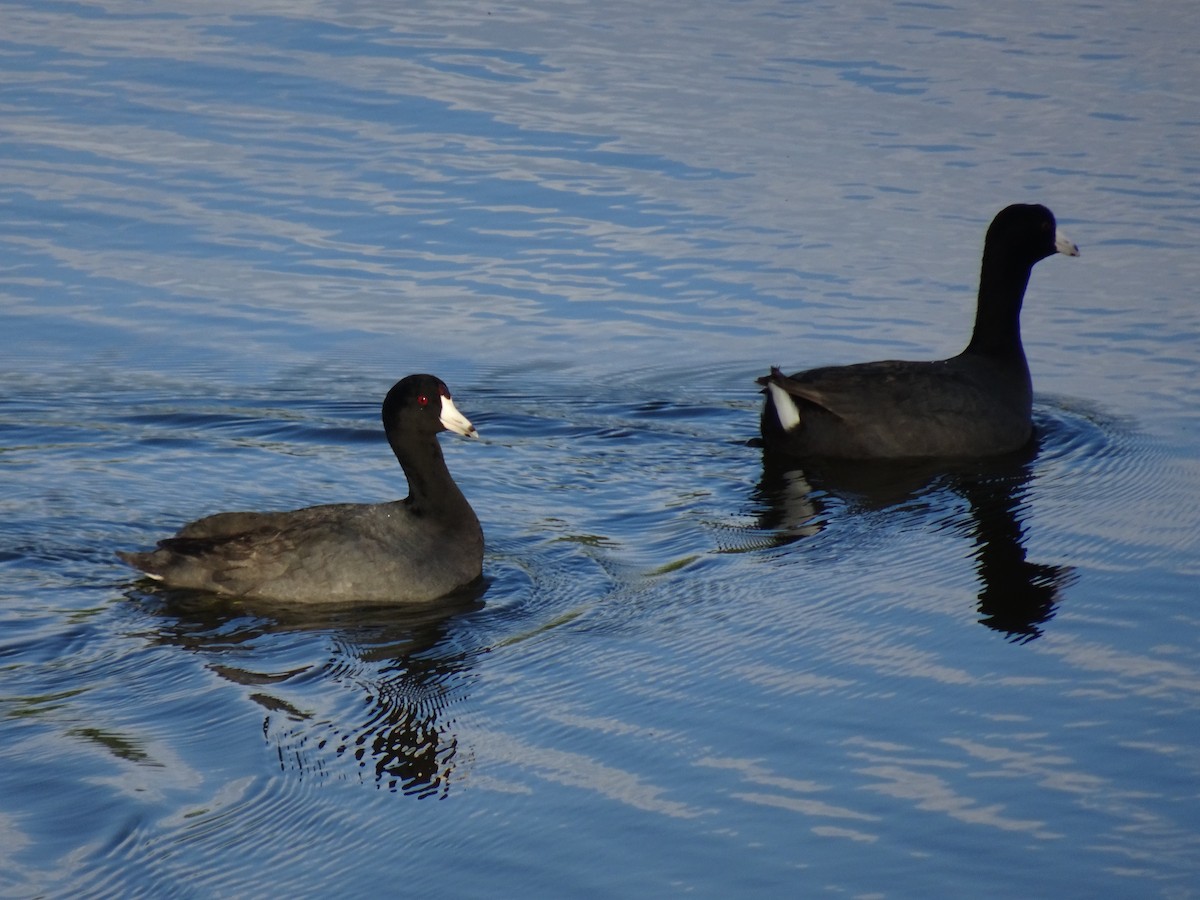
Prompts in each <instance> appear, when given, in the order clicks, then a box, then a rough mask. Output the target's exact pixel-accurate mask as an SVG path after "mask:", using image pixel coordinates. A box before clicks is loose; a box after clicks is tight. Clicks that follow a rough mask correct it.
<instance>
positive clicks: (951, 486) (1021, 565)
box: [756, 436, 1076, 643]
mask: <svg viewBox="0 0 1200 900" xmlns="http://www.w3.org/2000/svg"><path fill="white" fill-rule="evenodd" d="M1040 446H1041V440H1040V439H1039V437H1037V436H1035V438H1034V439H1033V440H1032V441H1031V442H1030V444H1029V446H1028V447H1026V448H1025V449H1023V450H1021V451H1018V452H1017V453H1014V454H1011V455H1007V456H1002V457H993V458H990V459H983V460H970V461H962V460H939V461H929V462H925V461H919V462H918V461H908V460H906V461H898V462H874V463H864V462H847V461H829V460H824V461H820V462H815V461H806V462H805V463H804V464H803V466H801V465H800V464H799V463H798V462H796V461H795V460H790V461H789V460H783V459H774V458H770V457H769V455H766V454H764V458H763V477H762V481H761V482H760V483H759V486H758V490H757V492H756V493H757V496H756V499H757V501H758V502H759V503H761V504H762V512H761V514H760V516H759V523H760V525H761V526H762V527H764V528H767V529H770V530H772V531H774V532H775V533H776V534H777V536H778V539H779V540H780V541H781V542H790V541H796V540H801V539H803V538H805V537H809V536H812V535H814V534H816V533H817V532H819V531H820V530H821V529H822V528H823V527H824V523H825V522H826V521H827V520H828V517H829V515H830V510H831V508H832V507H833V506H835V505H837V506H841V507H843V508H844V509H846V510H848V511H851V512H853V511H855V510H858V511H868V510H883V511H886V510H894V511H897V512H898V511H899V510H900V509H901V508H903V507H907V506H911V505H912V504H914V503H918V502H920V503H922V504H923V505H938V504H937V503H936V498H937V496H938V495H939V494H940V493H941V492H952V493H953V494H956V495H958V496H959V497H961V498H963V499H964V500H966V501H967V504H968V507H969V512H970V516H969V520H968V522H967V524H966V527H965V531H966V534H967V535H968V536H969V537H970V538H971V540H972V541H973V543H974V549H973V551H972V557H973V558H974V560H975V571H976V575H977V577H978V582H979V592H978V598H977V600H978V610H979V613H980V616H981V618H980V619H979V621H980V622H981V623H982V624H984V625H986V626H987V627H988V628H991V629H994V630H996V631H998V632H1000V633H1001V634H1004V635H1005V636H1006V638H1008V639H1009V640H1011V641H1013V642H1016V643H1026V642H1028V641H1031V640H1033V639H1035V638H1037V637H1038V636H1040V635H1041V634H1042V630H1043V629H1042V626H1044V625H1045V624H1046V623H1047V622H1049V621H1050V619H1052V618H1053V617H1054V613H1055V610H1056V609H1057V607H1058V604H1059V602H1060V601H1061V598H1062V592H1063V590H1064V589H1065V588H1066V587H1067V586H1069V585H1070V584H1071V583H1073V582H1074V581H1075V578H1076V576H1075V573H1074V569H1072V568H1071V567H1070V566H1056V565H1047V564H1043V563H1037V562H1031V561H1030V560H1029V559H1028V558H1027V549H1026V525H1025V522H1024V517H1025V512H1026V495H1027V493H1028V486H1029V483H1030V481H1031V479H1032V478H1033V475H1034V471H1035V469H1036V464H1037V459H1038V454H1039V450H1040ZM835 501H836V502H835Z"/></svg>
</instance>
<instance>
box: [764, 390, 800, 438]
mask: <svg viewBox="0 0 1200 900" xmlns="http://www.w3.org/2000/svg"><path fill="white" fill-rule="evenodd" d="M767 390H768V391H770V392H771V405H772V406H774V407H775V415H776V416H777V417H778V418H779V424H780V425H782V426H783V430H784V431H791V430H792V429H793V428H795V427H796V426H797V425H799V424H800V408H799V407H798V406H796V401H795V400H793V399H792V395H791V394H789V393H788V392H787V391H785V390H784V389H783V388H781V387H780V386H779V385H777V384H774V383H769V384H768V385H767Z"/></svg>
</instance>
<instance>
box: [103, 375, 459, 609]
mask: <svg viewBox="0 0 1200 900" xmlns="http://www.w3.org/2000/svg"><path fill="white" fill-rule="evenodd" d="M383 429H384V432H385V433H386V434H387V439H388V443H390V444H391V445H392V451H393V452H394V453H395V454H396V459H398V460H399V461H400V466H401V468H403V469H404V474H405V476H407V478H408V487H409V494H408V497H407V499H405V500H397V501H395V502H391V503H375V504H371V503H338V504H331V505H327V506H310V507H307V508H305V509H297V510H293V511H291V512H228V513H218V514H217V515H213V516H208V517H206V518H203V519H200V520H198V521H196V522H192V523H191V524H188V525H185V526H183V528H181V529H180V530H179V533H178V534H176V535H175V536H174V537H172V538H167V539H166V540H163V541H159V543H158V549H157V550H152V551H150V552H149V553H123V552H121V553H118V554H117V555H118V556H120V557H121V559H123V560H124V561H125V562H127V563H129V565H131V566H133V567H134V568H137V569H141V570H142V571H143V572H145V573H146V574H147V575H149V576H150V577H151V578H154V579H157V580H159V581H162V582H164V583H165V584H166V585H168V586H170V587H175V588H193V589H199V590H204V591H213V592H216V593H218V594H225V595H230V596H237V597H245V598H248V599H266V600H284V601H291V602H302V603H346V602H355V601H361V602H384V601H388V602H398V603H417V602H425V601H430V600H436V599H437V598H439V597H442V596H444V595H446V594H448V593H450V592H451V591H453V590H455V589H456V588H459V587H462V586H464V585H466V584H469V583H470V582H472V581H474V580H475V579H477V578H479V577H480V576H481V574H482V571H483V531H482V530H481V529H480V527H479V520H478V519H477V518H476V517H475V512H474V510H472V509H471V506H470V504H468V503H467V500H466V498H465V497H464V496H463V495H462V492H461V491H460V490H459V489H458V485H456V484H455V483H454V479H453V478H451V477H450V472H449V470H448V469H447V468H446V461H445V459H443V457H442V448H441V446H440V445H439V444H438V441H437V433H438V432H439V431H445V430H447V429H449V430H450V431H454V432H456V433H458V434H461V435H466V436H468V437H475V436H476V432H475V427H474V426H473V425H472V424H471V423H470V422H469V421H467V419H466V417H465V416H463V414H462V413H460V412H459V411H458V409H457V408H455V406H454V403H453V402H452V401H451V399H450V391H449V390H448V389H447V388H446V385H445V384H444V383H443V382H442V381H441V380H439V379H437V378H435V377H434V376H432V375H410V376H408V377H407V378H405V379H403V380H402V381H399V382H397V383H396V385H395V386H394V387H393V388H392V389H391V390H390V391H389V392H388V395H387V398H386V399H385V400H384V401H383Z"/></svg>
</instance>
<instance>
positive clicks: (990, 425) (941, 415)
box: [758, 204, 1079, 459]
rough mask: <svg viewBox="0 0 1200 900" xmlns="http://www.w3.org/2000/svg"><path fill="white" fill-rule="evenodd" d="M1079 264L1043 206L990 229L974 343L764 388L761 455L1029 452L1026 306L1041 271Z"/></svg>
mask: <svg viewBox="0 0 1200 900" xmlns="http://www.w3.org/2000/svg"><path fill="white" fill-rule="evenodd" d="M1054 253H1065V254H1066V255H1068V256H1078V255H1079V248H1078V247H1076V246H1075V245H1074V244H1073V243H1071V242H1070V241H1069V240H1067V239H1066V237H1065V236H1064V235H1063V234H1062V233H1061V232H1059V231H1058V230H1057V227H1056V225H1055V222H1054V215H1053V213H1051V212H1050V210H1048V209H1046V207H1044V206H1036V205H1025V204H1018V205H1015V206H1010V207H1008V208H1007V209H1004V210H1001V212H1000V213H999V214H997V216H996V218H995V219H993V220H992V224H991V227H989V228H988V232H987V237H986V239H985V240H984V244H983V267H982V271H981V273H980V276H979V302H978V308H977V310H976V313H975V331H974V333H973V334H972V335H971V342H970V343H969V344H968V345H967V348H966V349H965V350H963V352H962V353H960V354H958V356H953V357H951V358H950V359H943V360H937V361H933V362H910V361H904V360H887V361H883V362H869V363H860V364H859V365H853V366H829V367H825V368H820V369H810V370H809V371H807V372H798V373H796V374H795V375H792V376H790V377H789V376H786V375H784V374H783V373H782V372H781V371H780V370H779V369H778V368H772V369H771V374H770V375H766V376H764V377H762V378H760V379H758V383H759V384H761V385H764V386H765V388H766V390H765V391H764V393H765V394H766V398H765V402H764V405H763V412H762V421H761V427H762V436H763V447H764V449H765V451H766V452H767V453H768V454H769V455H783V456H790V457H797V458H818V459H819V458H836V459H898V458H919V457H939V456H941V457H978V456H989V455H992V454H1000V453H1006V452H1009V451H1012V450H1017V449H1019V448H1020V447H1022V446H1024V445H1025V443H1026V442H1027V441H1028V440H1029V438H1030V436H1031V435H1032V433H1033V426H1032V422H1031V420H1030V412H1031V407H1032V399H1033V389H1032V385H1031V383H1030V379H1029V366H1028V364H1027V363H1026V362H1025V350H1024V348H1023V347H1022V346H1021V320H1020V317H1021V301H1022V300H1023V299H1024V297H1025V287H1026V285H1027V284H1028V283H1029V273H1030V271H1031V270H1032V268H1033V265H1034V263H1036V262H1037V261H1038V260H1041V259H1045V258H1046V257H1047V256H1050V255H1052V254H1054Z"/></svg>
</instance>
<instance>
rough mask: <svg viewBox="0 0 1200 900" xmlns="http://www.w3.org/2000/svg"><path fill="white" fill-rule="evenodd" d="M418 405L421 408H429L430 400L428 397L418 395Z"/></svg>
mask: <svg viewBox="0 0 1200 900" xmlns="http://www.w3.org/2000/svg"><path fill="white" fill-rule="evenodd" d="M417 403H418V404H419V405H421V406H428V405H429V398H428V397H426V396H425V395H424V394H418V395H417Z"/></svg>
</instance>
